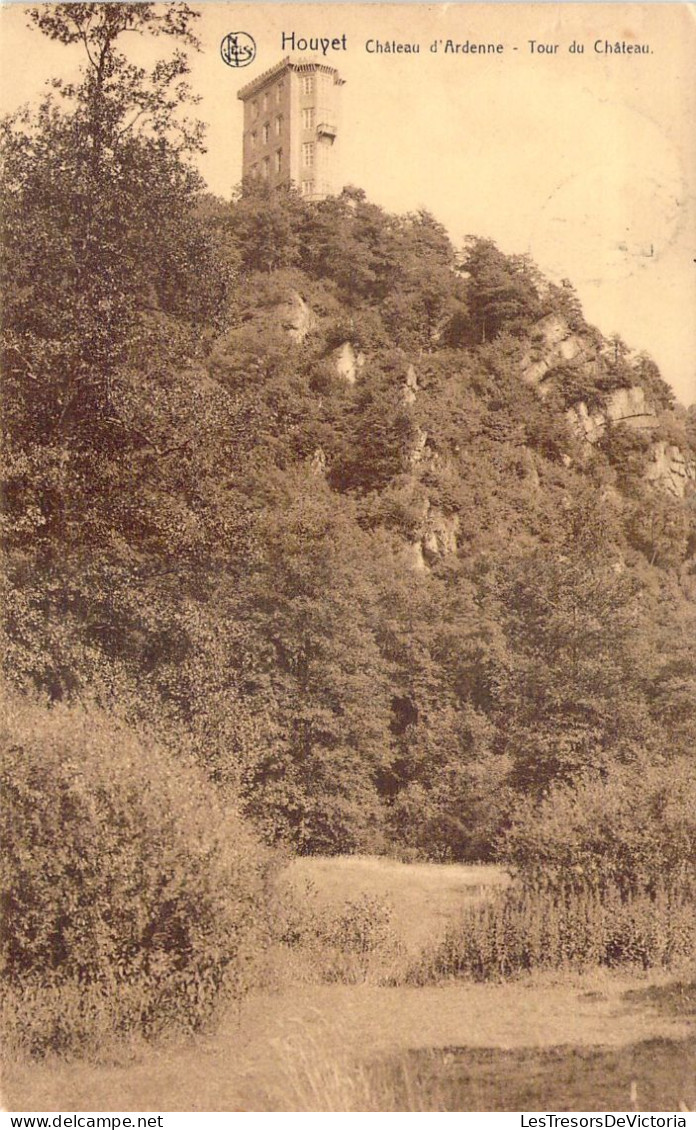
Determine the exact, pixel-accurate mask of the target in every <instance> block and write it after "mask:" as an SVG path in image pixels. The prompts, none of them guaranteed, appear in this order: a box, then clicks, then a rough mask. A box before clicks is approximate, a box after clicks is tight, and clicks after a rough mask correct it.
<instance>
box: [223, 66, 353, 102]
mask: <svg viewBox="0 0 696 1130" xmlns="http://www.w3.org/2000/svg"><path fill="white" fill-rule="evenodd" d="M286 71H299V72H300V73H306V72H308V71H320V72H321V73H322V74H325V75H333V79H334V82H335V84H336V85H337V86H343V85H344V84H345V79H343V78H341V76H340V75H339V73H338V71H337V70H336V68H335V67H330V66H329V65H328V63H322V62H321V61H320V60H319V59H312V58H310V57H309V56H306V57H304V56H302V57H300V58H299V59H293V60H291V59H290V56H289V55H288V56H286V58H285V59H282V60H281V61H280V63H276V65H275V66H274V67H271V68H270V69H269V70H267V71H264V72H263V74H260V75H259V76H258V77H257V78H255V79H252V80H251V82H248V83H247V84H246V86H243V87H241V89H240V90H238V91H237V98H240V99H241V100H242V102H245V101H246V100H247V98H250V97H251V96H252V95H253V94H258V92H259V91H260V90H263V88H264V87H265V86H267V85H268V84H269V83H271V82H274V81H275V79H277V78H279V77H280V75H282V74H284V73H285V72H286Z"/></svg>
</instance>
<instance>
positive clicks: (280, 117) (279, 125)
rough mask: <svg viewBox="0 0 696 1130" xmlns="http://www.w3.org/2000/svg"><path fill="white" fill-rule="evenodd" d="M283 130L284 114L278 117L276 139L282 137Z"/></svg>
mask: <svg viewBox="0 0 696 1130" xmlns="http://www.w3.org/2000/svg"><path fill="white" fill-rule="evenodd" d="M282 129H283V117H282V114H278V117H277V118H276V120H275V131H276V137H280V134H281V131H282Z"/></svg>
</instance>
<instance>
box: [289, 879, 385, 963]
mask: <svg viewBox="0 0 696 1130" xmlns="http://www.w3.org/2000/svg"><path fill="white" fill-rule="evenodd" d="M393 916H394V911H393V907H392V905H391V903H389V902H388V901H386V900H385V899H382V898H380V897H379V896H378V895H367V894H363V895H360V896H359V897H358V898H355V899H347V900H346V901H345V902H343V903H341V904H340V905H338V906H331V905H329V906H327V905H325V904H324V905H322V904H321V903H320V901H319V898H318V895H317V891H316V888H315V887H314V885H313V884H312V883H311V882H309V883H306V884H305V885H304V886H303V888H301V889H300V890H296V889H293V888H289V889H286V890H285V891H284V892H283V893H282V895H281V897H280V898H279V899H277V900H276V904H275V917H276V923H277V937H278V940H279V941H280V942H281V943H282V944H283V945H284V946H287V947H289V948H290V949H292V950H294V951H296V953H297V954H298V955H300V956H301V957H302V958H303V959H304V960H305V961H306V963H307V964H308V966H309V968H310V971H311V976H312V978H313V979H316V978H318V979H319V980H320V981H328V982H335V981H339V982H342V983H344V984H355V983H356V982H364V981H368V980H372V979H377V980H383V979H385V978H387V977H389V976H390V975H391V974H392V973H393V968H394V963H395V962H396V961H397V960H398V958H399V957H400V956H401V954H402V950H403V947H402V945H401V942H400V940H399V937H398V934H397V932H396V930H395V928H394V925H393Z"/></svg>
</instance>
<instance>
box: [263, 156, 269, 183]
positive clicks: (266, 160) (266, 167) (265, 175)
mask: <svg viewBox="0 0 696 1130" xmlns="http://www.w3.org/2000/svg"><path fill="white" fill-rule="evenodd" d="M262 171H263V179H264V180H268V177H269V174H270V171H271V159H270V157H264V159H263V165H262Z"/></svg>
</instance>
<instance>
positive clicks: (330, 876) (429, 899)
mask: <svg viewBox="0 0 696 1130" xmlns="http://www.w3.org/2000/svg"><path fill="white" fill-rule="evenodd" d="M286 882H287V883H288V884H289V885H290V886H291V888H293V889H294V890H295V891H296V892H297V894H298V895H299V897H303V892H304V891H306V889H307V885H308V884H309V886H310V889H311V890H312V891H313V892H314V893H315V894H316V897H317V899H318V901H319V903H320V904H321V905H324V906H329V907H336V906H339V905H341V904H342V903H344V902H345V901H347V900H355V899H358V898H360V897H361V896H363V895H367V896H373V897H379V898H383V899H385V900H386V901H387V902H388V903H389V904H390V906H391V907H392V908H393V920H392V924H393V927H394V930H395V931H396V933H397V934H398V936H399V938H400V939H401V941H402V942H403V944H404V946H405V947H406V948H407V950H408V951H409V952H414V951H417V950H418V949H419V948H420V947H421V946H423V945H425V944H426V943H427V942H428V941H431V940H432V939H433V938H434V937H437V936H439V935H440V934H441V933H442V932H443V931H444V929H445V927H446V926H447V924H448V923H449V922H451V921H452V920H453V919H454V918H457V917H458V916H459V915H460V913H461V912H462V911H463V910H464V909H466V907H467V906H470V905H472V904H473V903H474V902H477V901H481V900H482V899H487V898H489V897H490V896H491V894H492V893H493V892H494V891H496V890H500V889H503V888H505V887H506V886H508V884H509V882H510V878H509V876H508V874H507V872H506V871H505V869H504V868H502V867H495V866H493V865H491V864H464V863H451V864H450V863H442V864H439V863H400V862H399V861H398V860H394V859H385V858H384V857H381V856H347V855H346V856H333V857H331V858H325V857H309V856H305V857H302V858H298V859H295V860H293V861H292V863H291V864H290V866H289V867H288V869H287V872H286Z"/></svg>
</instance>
